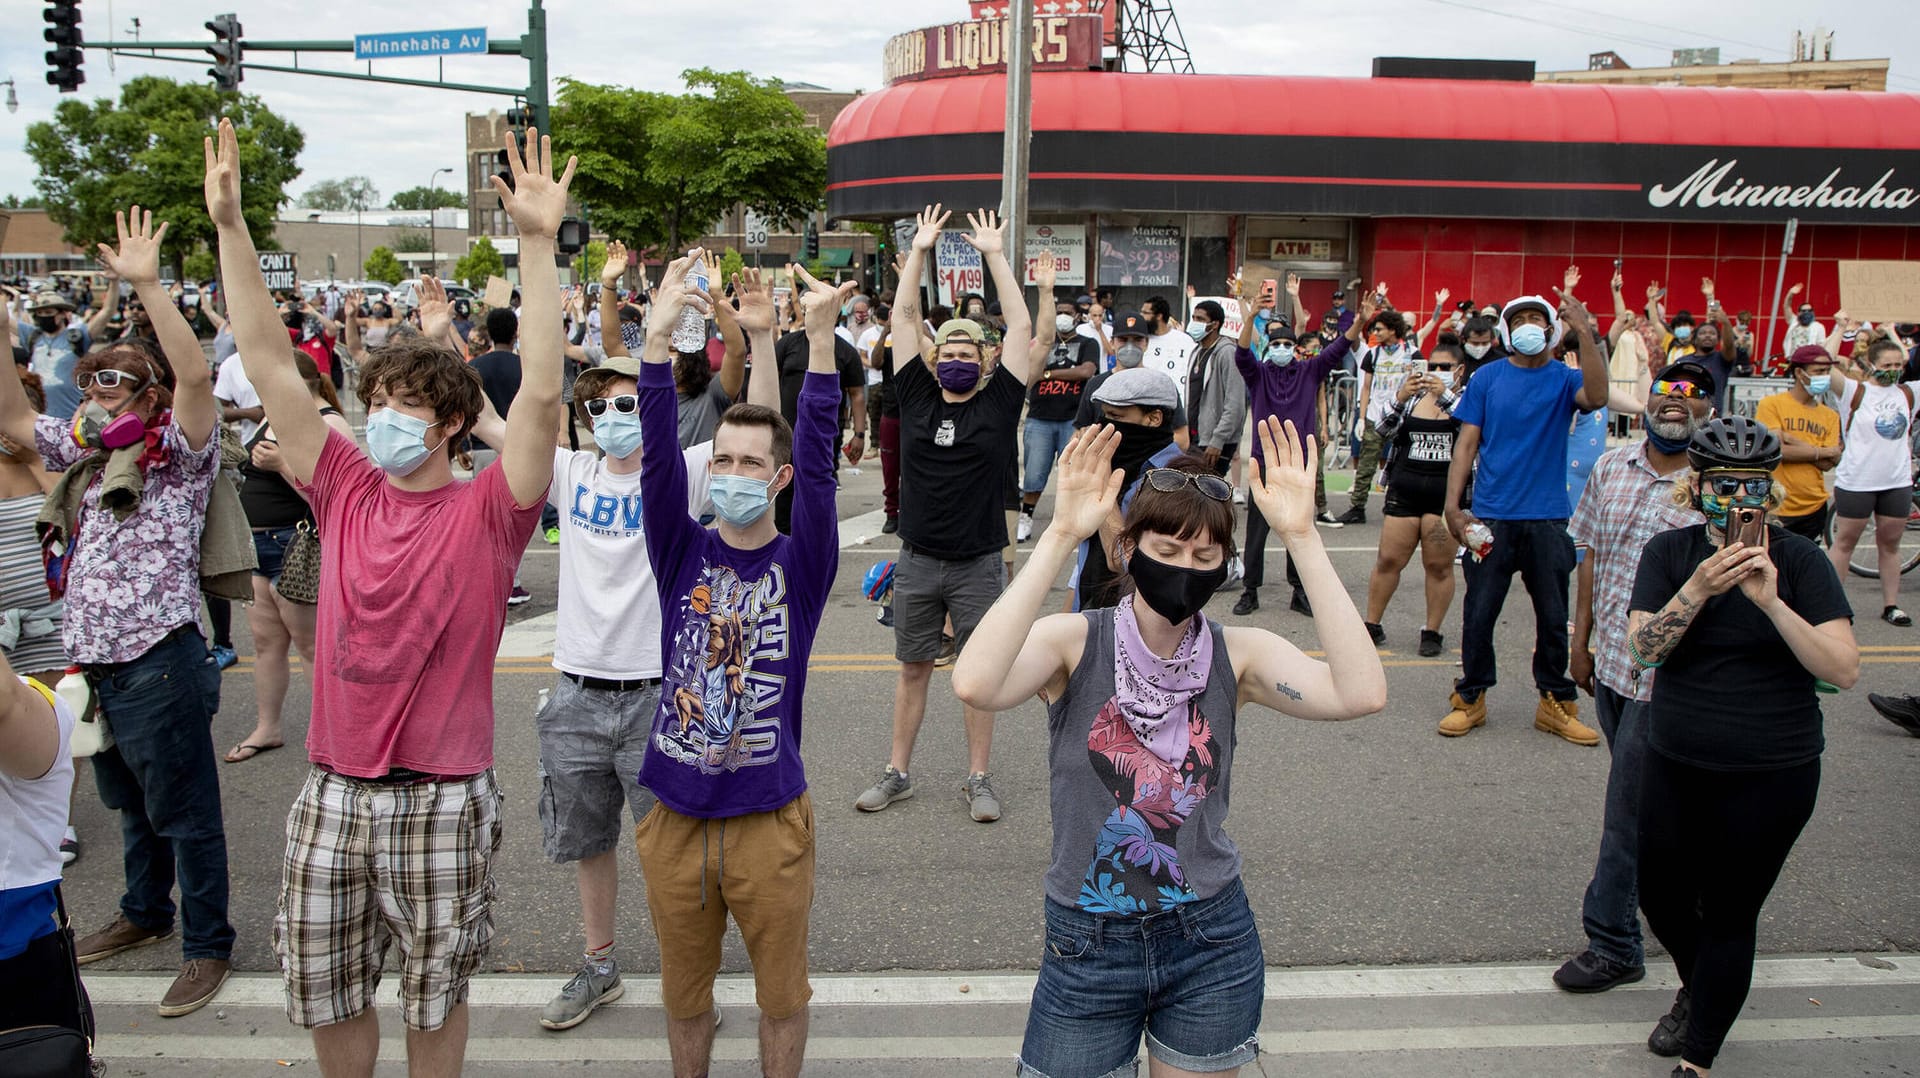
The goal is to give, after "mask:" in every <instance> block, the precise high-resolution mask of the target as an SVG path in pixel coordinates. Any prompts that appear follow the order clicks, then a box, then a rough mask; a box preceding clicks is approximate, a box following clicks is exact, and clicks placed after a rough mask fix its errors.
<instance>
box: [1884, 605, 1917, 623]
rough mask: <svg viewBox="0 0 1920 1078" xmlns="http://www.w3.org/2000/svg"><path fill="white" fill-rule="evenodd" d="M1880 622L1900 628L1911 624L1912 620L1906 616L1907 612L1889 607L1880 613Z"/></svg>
mask: <svg viewBox="0 0 1920 1078" xmlns="http://www.w3.org/2000/svg"><path fill="white" fill-rule="evenodd" d="M1880 620H1881V621H1884V622H1886V623H1887V624H1888V625H1898V626H1901V627H1902V628H1904V627H1906V626H1908V625H1912V624H1913V619H1912V618H1911V617H1908V616H1907V612H1906V611H1904V610H1902V609H1900V608H1899V607H1897V606H1890V607H1887V608H1886V609H1885V610H1882V611H1881V612H1880Z"/></svg>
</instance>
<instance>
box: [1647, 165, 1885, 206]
mask: <svg viewBox="0 0 1920 1078" xmlns="http://www.w3.org/2000/svg"><path fill="white" fill-rule="evenodd" d="M1739 165H1740V160H1739V158H1729V159H1728V160H1727V162H1726V163H1725V164H1722V163H1721V162H1720V159H1719V158H1714V159H1713V160H1710V161H1708V162H1707V163H1706V164H1704V165H1701V166H1700V167H1699V168H1697V169H1695V170H1694V172H1693V175H1691V176H1688V177H1687V178H1686V179H1684V180H1681V181H1680V182H1679V183H1676V184H1674V185H1673V186H1672V187H1668V186H1666V185H1664V184H1654V185H1653V186H1651V187H1649V188H1647V203H1648V204H1649V205H1651V206H1654V207H1657V208H1660V209H1666V208H1669V207H1679V208H1686V207H1695V206H1697V207H1699V208H1700V209H1713V208H1715V207H1718V206H1728V207H1733V206H1748V207H1761V206H1768V207H1778V208H1796V209H1797V208H1800V207H1806V206H1817V207H1822V208H1826V207H1833V208H1836V209H1876V210H1877V209H1889V210H1904V209H1906V208H1907V207H1909V206H1912V205H1914V203H1915V202H1916V201H1920V194H1917V193H1916V192H1915V191H1914V189H1913V188H1911V187H1903V186H1899V185H1896V184H1895V183H1894V173H1895V171H1896V170H1895V169H1887V170H1886V171H1884V172H1882V173H1881V174H1880V175H1879V177H1877V178H1876V179H1874V180H1873V182H1871V183H1867V184H1860V183H1856V182H1854V181H1853V179H1852V178H1850V177H1843V176H1842V173H1843V172H1845V171H1846V169H1845V166H1842V167H1840V168H1836V169H1834V170H1833V171H1831V172H1829V173H1827V174H1826V176H1825V177H1824V178H1822V179H1821V180H1820V182H1818V183H1813V184H1808V183H1801V184H1792V183H1778V182H1769V181H1768V180H1766V179H1762V180H1760V181H1757V182H1756V181H1752V180H1749V179H1747V178H1746V177H1745V176H1743V175H1741V174H1740V173H1739V172H1738V171H1737V170H1738V168H1739ZM1862 175H1865V174H1864V173H1862Z"/></svg>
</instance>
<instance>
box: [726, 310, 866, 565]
mask: <svg viewBox="0 0 1920 1078" xmlns="http://www.w3.org/2000/svg"><path fill="white" fill-rule="evenodd" d="M773 358H774V362H775V365H776V366H778V367H779V369H780V414H781V415H783V416H785V417H786V419H787V423H788V425H789V426H791V425H792V424H793V422H794V417H795V416H796V415H797V414H798V410H799V407H800V387H801V385H802V384H804V383H805V382H806V379H807V334H806V331H805V330H795V331H793V332H792V333H789V334H787V335H786V336H784V337H782V338H780V339H779V340H777V341H775V342H774V344H773ZM833 365H834V368H835V369H836V370H838V371H839V372H840V426H841V429H845V428H846V425H847V422H848V420H849V418H851V420H852V422H853V438H852V440H851V441H849V442H848V443H847V447H846V453H847V457H848V459H850V460H852V461H853V462H854V463H855V464H858V463H859V462H860V456H861V454H862V453H864V452H865V451H866V447H867V375H866V368H864V367H862V366H861V365H860V350H859V349H857V348H855V347H854V346H853V345H852V344H849V343H848V342H847V339H846V338H845V337H842V336H839V335H838V334H835V335H834V338H833ZM743 392H744V391H743ZM742 399H744V398H742ZM839 440H840V439H839V436H838V435H836V436H835V437H834V441H835V442H836V443H838V442H839ZM833 470H834V473H835V474H838V473H839V471H840V454H839V453H835V454H834V455H833ZM792 511H793V484H791V483H789V484H787V485H786V486H784V487H781V488H780V493H778V494H776V495H775V496H774V499H773V526H774V527H776V528H778V529H780V531H781V532H783V533H784V532H786V531H788V530H789V529H788V527H787V523H788V514H790V513H791V512H792Z"/></svg>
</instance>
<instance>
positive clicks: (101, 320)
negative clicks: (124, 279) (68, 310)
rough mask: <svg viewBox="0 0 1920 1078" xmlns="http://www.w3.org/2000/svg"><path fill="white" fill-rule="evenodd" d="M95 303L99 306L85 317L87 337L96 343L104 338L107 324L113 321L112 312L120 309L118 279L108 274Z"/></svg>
mask: <svg viewBox="0 0 1920 1078" xmlns="http://www.w3.org/2000/svg"><path fill="white" fill-rule="evenodd" d="M95 302H97V303H98V304H99V306H98V307H95V308H94V309H93V313H91V314H89V315H87V321H86V326H87V336H88V337H89V338H91V339H93V340H95V341H98V340H100V339H101V338H102V337H104V336H106V333H107V323H108V322H111V321H113V312H115V311H117V310H119V309H120V279H119V278H118V277H116V276H114V275H113V274H112V273H108V274H107V287H106V288H104V289H102V290H101V292H100V295H99V296H98V297H96V299H95Z"/></svg>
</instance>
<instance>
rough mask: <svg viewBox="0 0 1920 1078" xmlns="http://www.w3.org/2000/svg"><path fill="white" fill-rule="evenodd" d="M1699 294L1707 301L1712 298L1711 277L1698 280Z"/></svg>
mask: <svg viewBox="0 0 1920 1078" xmlns="http://www.w3.org/2000/svg"><path fill="white" fill-rule="evenodd" d="M1700 294H1701V295H1703V296H1705V297H1706V298H1708V299H1709V300H1711V299H1712V298H1713V278H1711V277H1702V278H1700Z"/></svg>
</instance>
